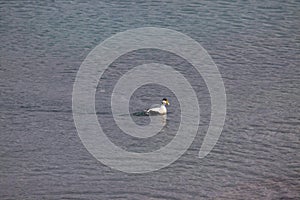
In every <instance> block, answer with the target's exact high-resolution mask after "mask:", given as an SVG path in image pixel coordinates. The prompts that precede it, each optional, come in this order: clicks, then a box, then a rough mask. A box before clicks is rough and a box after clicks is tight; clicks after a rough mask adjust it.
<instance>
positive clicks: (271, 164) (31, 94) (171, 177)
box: [0, 0, 300, 199]
mask: <svg viewBox="0 0 300 200" xmlns="http://www.w3.org/2000/svg"><path fill="white" fill-rule="evenodd" d="M0 5H1V6H0V9H1V11H0V16H1V17H0V33H1V38H0V44H1V50H0V56H1V58H0V70H1V73H0V92H1V97H0V117H1V121H0V125H1V134H0V135H1V140H0V154H1V156H0V199H299V198H300V195H299V194H300V189H299V188H300V176H299V175H300V170H299V169H300V158H299V148H300V146H299V144H300V143H299V133H300V116H299V113H300V109H299V108H300V106H299V102H300V67H299V63H300V62H299V61H300V37H299V36H300V34H299V33H300V23H299V22H300V12H299V10H300V3H299V1H279V0H278V1H261V2H260V1H189V2H184V1H162V2H160V1H153V2H150V1H149V2H148V3H137V2H136V3H135V2H127V1H126V2H118V1H102V2H99V1H88V0H77V1H71V2H68V1H55V0H53V1H45V2H44V1H1V2H0ZM146 26H148V27H149V26H153V27H164V28H170V29H173V30H176V31H179V32H182V33H184V34H186V35H188V36H190V37H192V38H193V39H194V40H196V41H197V42H199V43H200V44H201V45H202V46H203V47H204V48H205V49H206V50H207V51H208V53H209V54H210V55H211V57H212V58H213V60H214V61H215V63H216V64H217V66H218V68H219V71H220V73H221V75H222V78H223V81H224V85H225V89H226V95H227V116H226V121H225V126H224V129H223V132H222V135H221V137H220V138H219V140H218V143H217V144H216V145H215V147H214V149H213V151H211V152H210V154H209V155H208V156H206V157H205V158H203V159H199V158H198V151H199V148H200V146H201V143H202V142H203V137H204V135H205V132H206V131H207V127H208V123H209V119H210V99H209V93H208V90H207V87H206V86H205V82H204V81H203V79H202V78H201V77H199V76H194V73H193V71H192V70H187V69H190V68H189V67H188V64H187V63H185V62H184V61H183V60H182V59H180V58H178V57H176V56H175V55H170V54H168V52H163V53H162V52H158V51H154V50H147V51H146V52H145V50H144V51H143V50H141V51H138V52H132V53H131V54H130V55H127V56H126V57H125V58H122V57H121V58H120V59H118V60H117V61H116V62H115V63H114V64H113V66H112V67H114V68H112V69H115V70H111V71H109V70H108V72H107V73H106V76H107V81H106V82H105V81H104V82H103V84H102V86H99V88H98V89H97V94H96V102H97V104H96V110H97V116H98V120H99V122H100V123H102V124H103V129H104V131H105V132H106V133H107V135H108V136H109V137H110V139H111V140H112V141H113V142H114V143H115V144H117V145H119V146H122V148H126V149H127V150H129V151H136V152H144V151H148V150H149V149H150V148H152V149H153V148H154V149H159V148H161V147H162V146H164V145H166V144H167V143H168V142H169V141H170V140H171V139H172V137H173V136H174V132H175V131H176V129H177V128H178V123H179V121H180V118H179V117H178V116H179V114H178V112H180V109H178V106H179V104H178V101H177V100H176V97H175V96H174V94H172V92H171V91H170V90H168V89H167V88H164V87H162V86H158V85H146V86H144V87H142V88H140V89H138V90H137V91H136V92H135V94H134V95H133V97H132V99H131V101H130V106H131V107H130V109H131V111H132V112H135V111H138V110H139V109H140V108H145V107H147V106H149V105H153V104H155V103H159V101H160V99H161V98H162V97H164V96H167V97H168V98H169V99H170V102H171V106H170V107H169V115H168V119H167V127H166V131H165V133H167V134H164V132H162V133H160V134H158V135H157V137H153V138H150V139H149V140H136V139H133V138H130V137H128V136H126V134H122V133H121V131H120V130H119V129H118V127H116V125H115V124H114V123H112V118H111V112H110V107H109V105H110V104H109V92H110V91H111V90H112V88H113V84H114V83H115V82H114V81H115V79H114V80H111V79H110V78H109V77H118V76H119V75H120V73H124V72H126V70H129V69H130V68H131V67H133V66H134V65H138V64H141V63H147V62H150V61H153V60H156V61H160V62H166V63H167V64H171V65H173V66H177V70H178V71H180V72H182V73H184V74H185V75H186V76H188V77H189V81H190V83H191V85H193V86H194V87H195V88H196V89H195V91H197V95H198V99H199V105H200V108H201V122H200V124H199V131H198V134H197V136H196V138H195V140H194V142H193V144H192V145H191V146H190V148H189V149H188V150H187V151H186V152H185V153H184V154H183V155H182V157H180V158H179V159H178V160H177V161H175V162H174V163H172V164H171V165H169V166H168V167H166V168H163V169H161V170H158V171H154V172H150V173H146V174H127V173H124V172H120V171H117V170H114V169H111V168H109V167H107V166H105V165H103V164H102V163H101V162H99V161H97V160H96V159H95V158H94V157H93V156H92V155H91V154H90V153H89V152H88V151H87V149H86V148H85V147H84V145H83V144H82V142H81V140H80V138H79V136H78V134H77V131H76V128H75V124H74V121H73V116H72V89H73V83H74V81H75V77H76V73H77V71H78V69H79V67H80V64H81V63H82V61H83V60H84V59H85V57H86V56H87V55H88V53H89V52H90V51H91V50H92V49H93V48H94V47H95V46H97V45H98V44H99V43H100V42H102V41H103V40H105V39H106V38H108V37H110V36H112V35H114V34H116V33H118V32H121V31H125V30H128V29H132V28H138V27H146ZM145 55H146V56H145ZM101 87H106V88H105V91H106V92H105V95H101V91H102V90H101ZM155 91H160V92H159V93H155ZM133 119H134V120H135V121H136V123H137V124H143V123H147V121H148V118H147V117H138V116H134V117H133Z"/></svg>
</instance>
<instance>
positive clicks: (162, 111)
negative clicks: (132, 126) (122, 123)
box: [146, 98, 170, 115]
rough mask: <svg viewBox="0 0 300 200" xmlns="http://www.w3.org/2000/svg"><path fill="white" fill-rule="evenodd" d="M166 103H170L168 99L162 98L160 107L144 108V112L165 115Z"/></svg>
mask: <svg viewBox="0 0 300 200" xmlns="http://www.w3.org/2000/svg"><path fill="white" fill-rule="evenodd" d="M166 105H170V103H169V101H168V100H167V99H166V98H164V99H163V100H162V102H161V105H160V107H156V108H150V109H147V110H146V114H148V115H149V114H160V115H165V114H167V108H166Z"/></svg>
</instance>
